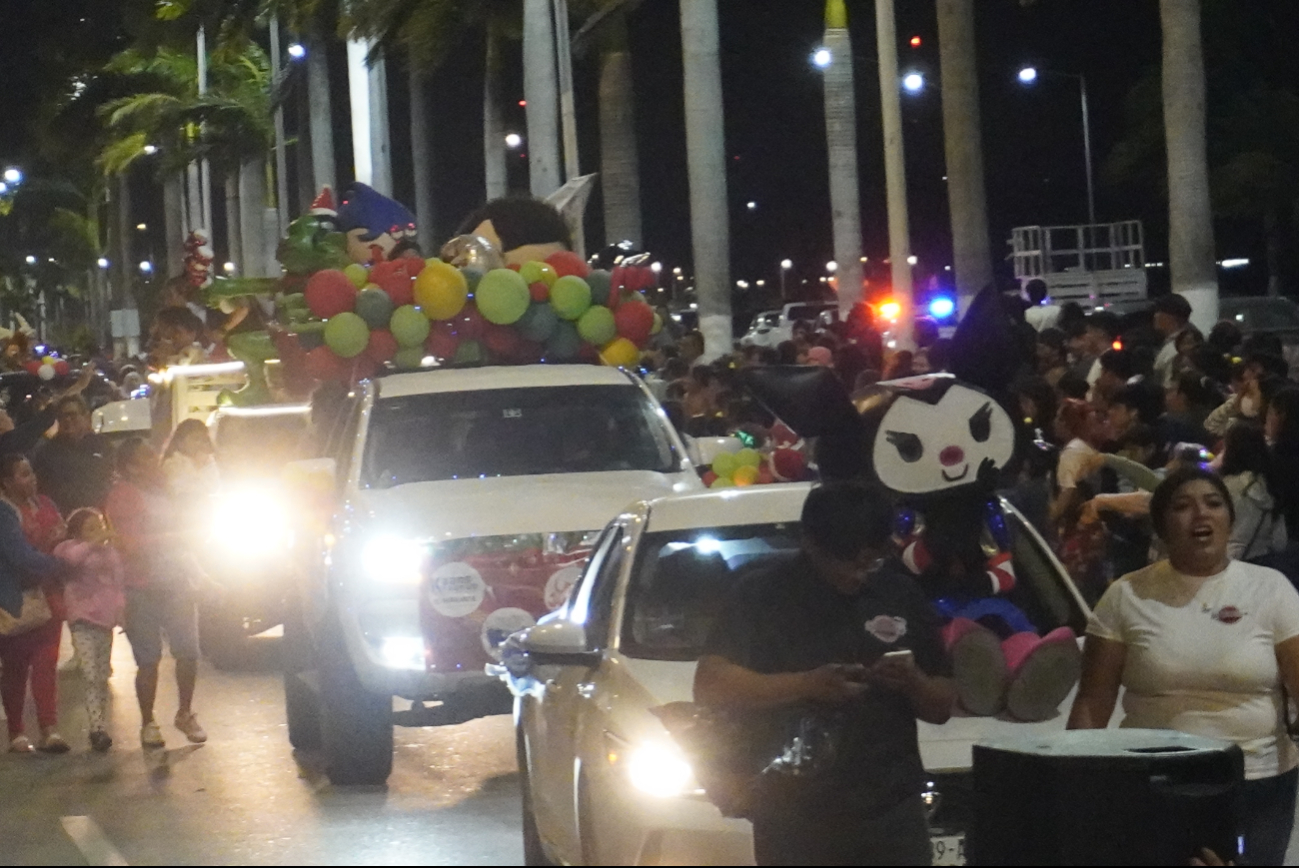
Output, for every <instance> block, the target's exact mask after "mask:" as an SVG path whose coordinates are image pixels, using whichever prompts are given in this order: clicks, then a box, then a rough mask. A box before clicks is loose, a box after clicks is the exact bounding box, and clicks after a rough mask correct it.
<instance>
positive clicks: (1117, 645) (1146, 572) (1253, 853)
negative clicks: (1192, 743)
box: [1069, 468, 1299, 865]
mask: <svg viewBox="0 0 1299 868" xmlns="http://www.w3.org/2000/svg"><path fill="white" fill-rule="evenodd" d="M1233 512H1234V511H1233V507H1232V500H1231V494H1230V493H1229V492H1228V491H1227V487H1226V485H1224V484H1223V482H1222V480H1221V479H1219V478H1218V477H1217V476H1216V475H1214V474H1212V473H1210V472H1208V471H1206V470H1201V469H1199V468H1189V469H1186V470H1180V471H1177V472H1175V473H1173V474H1171V475H1170V476H1169V477H1168V478H1167V479H1166V480H1164V482H1163V483H1162V484H1160V486H1159V488H1157V489H1156V490H1155V494H1154V497H1153V498H1152V499H1151V503H1150V515H1151V519H1152V520H1153V523H1154V527H1155V532H1156V533H1158V534H1159V536H1160V538H1161V539H1162V540H1163V542H1164V544H1165V545H1166V546H1167V549H1168V560H1164V561H1159V562H1158V563H1155V564H1152V565H1151V566H1149V567H1146V568H1145V569H1143V570H1138V571H1137V572H1135V573H1130V574H1129V575H1126V576H1124V577H1123V578H1122V579H1119V580H1118V581H1117V582H1115V583H1114V584H1113V585H1111V586H1110V588H1109V590H1107V591H1106V592H1105V596H1104V597H1103V598H1102V599H1101V601H1100V603H1099V604H1098V605H1097V606H1096V611H1095V613H1094V614H1093V616H1092V620H1091V623H1090V624H1089V625H1088V627H1087V640H1086V644H1085V646H1084V650H1083V674H1082V683H1081V685H1080V686H1079V690H1078V698H1077V699H1076V700H1075V701H1074V705H1073V710H1072V711H1071V712H1070V715H1069V727H1070V728H1071V729H1100V728H1103V727H1105V726H1106V725H1107V724H1108V723H1109V720H1110V716H1111V715H1112V714H1113V712H1114V706H1115V703H1116V701H1117V699H1118V693H1119V688H1120V687H1123V688H1124V690H1125V692H1124V694H1123V713H1124V716H1123V720H1122V723H1121V724H1120V726H1124V727H1138V728H1144V729H1174V730H1179V731H1181V732H1187V733H1191V734H1194V735H1203V736H1210V737H1213V738H1220V739H1224V740H1227V741H1231V742H1235V743H1236V744H1238V745H1239V746H1240V748H1241V750H1242V751H1244V754H1245V779H1246V782H1245V788H1244V799H1243V806H1242V816H1241V833H1242V837H1243V839H1244V845H1245V849H1244V853H1243V854H1242V856H1243V859H1242V861H1243V862H1244V864H1248V865H1280V864H1281V863H1282V860H1283V859H1284V857H1285V852H1286V847H1287V846H1288V844H1289V841H1290V831H1291V828H1292V827H1293V825H1294V813H1295V785H1296V779H1297V778H1299V750H1296V748H1295V744H1294V742H1292V741H1291V740H1290V738H1289V735H1288V733H1287V732H1286V713H1285V706H1284V698H1283V693H1282V690H1283V687H1284V689H1286V690H1288V691H1289V692H1290V693H1291V694H1292V695H1296V696H1299V593H1296V592H1295V589H1294V588H1293V587H1291V586H1290V583H1289V582H1287V581H1286V579H1285V577H1284V576H1282V575H1281V574H1280V573H1278V572H1276V571H1274V570H1268V569H1264V568H1262V567H1257V566H1253V565H1251V564H1246V563H1243V562H1241V561H1234V560H1231V558H1229V557H1228V555H1227V544H1228V540H1229V539H1230V536H1231V528H1232V523H1233V520H1234V514H1233Z"/></svg>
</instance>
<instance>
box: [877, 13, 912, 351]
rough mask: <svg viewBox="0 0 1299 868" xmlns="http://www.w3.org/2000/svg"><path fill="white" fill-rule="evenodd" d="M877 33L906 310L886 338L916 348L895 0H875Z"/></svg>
mask: <svg viewBox="0 0 1299 868" xmlns="http://www.w3.org/2000/svg"><path fill="white" fill-rule="evenodd" d="M875 31H876V43H877V50H878V52H879V63H880V104H881V109H882V110H881V115H882V118H883V127H884V180H885V189H886V193H887V196H888V212H889V259H890V263H891V265H892V276H893V300H894V301H895V302H897V304H898V306H899V307H900V308H901V312H900V313H899V314H898V319H897V322H896V323H894V325H893V326H892V328H891V329H890V330H889V332H888V333H887V334H886V335H885V339H886V345H887V346H889V347H890V348H896V349H910V348H911V346H912V344H913V335H912V324H913V322H914V321H915V294H914V292H913V291H912V286H911V263H910V259H911V227H910V217H909V212H908V209H907V164H906V153H905V151H904V148H903V139H902V103H901V100H902V96H901V86H900V84H899V82H898V44H897V28H896V23H895V19H894V14H893V0H875Z"/></svg>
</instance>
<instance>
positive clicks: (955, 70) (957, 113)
mask: <svg viewBox="0 0 1299 868" xmlns="http://www.w3.org/2000/svg"><path fill="white" fill-rule="evenodd" d="M938 49H939V55H940V59H941V63H942V78H943V138H944V140H945V143H946V152H947V201H948V205H949V207H950V210H951V219H952V256H953V260H954V263H953V264H954V270H955V273H956V290H957V294H958V297H959V299H960V310H961V312H962V313H964V312H965V309H966V308H967V307H969V305H970V301H971V300H972V299H973V298H974V296H975V295H977V294H978V292H979V290H981V289H983V287H984V286H986V285H988V284H989V283H992V249H991V247H990V245H989V242H988V239H989V234H988V197H987V193H986V191H985V189H984V176H983V129H982V125H981V123H980V120H979V76H978V69H977V65H976V62H975V59H976V53H975V40H974V0H938Z"/></svg>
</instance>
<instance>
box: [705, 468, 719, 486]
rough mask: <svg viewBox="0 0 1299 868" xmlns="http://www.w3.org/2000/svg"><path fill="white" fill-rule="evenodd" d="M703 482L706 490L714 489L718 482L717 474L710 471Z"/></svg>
mask: <svg viewBox="0 0 1299 868" xmlns="http://www.w3.org/2000/svg"><path fill="white" fill-rule="evenodd" d="M703 480H704V487H705V488H712V487H713V483H714V482H716V481H717V474H716V473H713V471H711V470H710V471H708V472H707V473H705V474H704V476H703Z"/></svg>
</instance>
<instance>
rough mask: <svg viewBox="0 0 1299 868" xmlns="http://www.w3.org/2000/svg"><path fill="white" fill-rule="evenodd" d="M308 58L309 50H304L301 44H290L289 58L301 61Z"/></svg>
mask: <svg viewBox="0 0 1299 868" xmlns="http://www.w3.org/2000/svg"><path fill="white" fill-rule="evenodd" d="M306 56H307V49H305V48H303V47H302V44H301V43H298V42H290V43H289V57H291V58H293V59H294V60H301V59H302V58H304V57H306Z"/></svg>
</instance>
